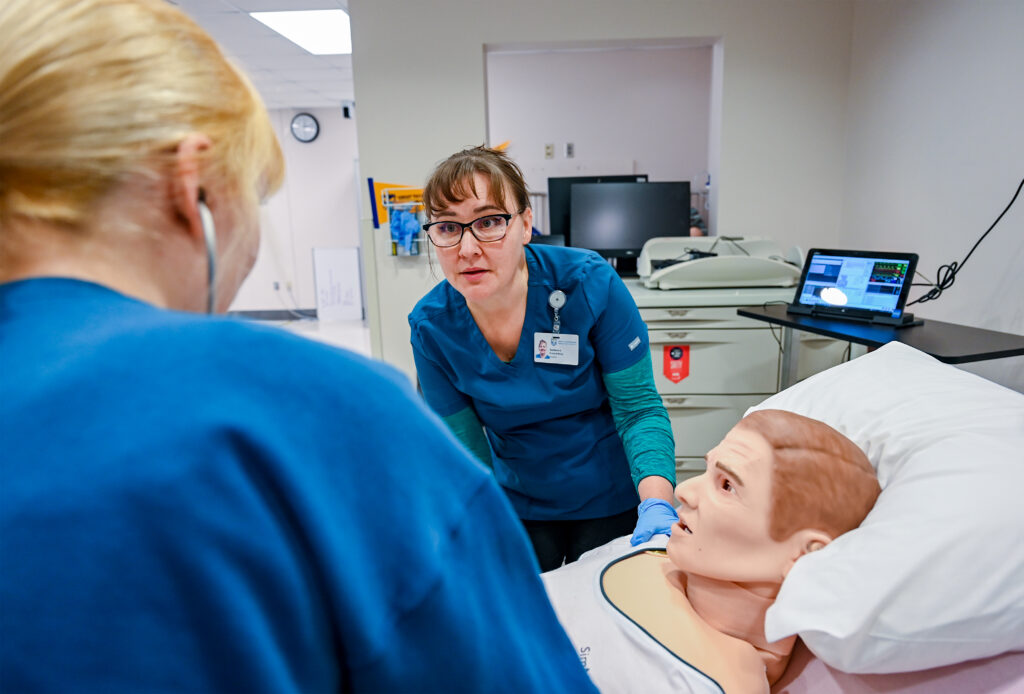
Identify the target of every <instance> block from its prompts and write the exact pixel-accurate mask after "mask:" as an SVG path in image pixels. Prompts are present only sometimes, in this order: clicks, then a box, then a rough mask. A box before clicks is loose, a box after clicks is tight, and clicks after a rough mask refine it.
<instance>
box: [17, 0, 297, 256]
mask: <svg viewBox="0 0 1024 694" xmlns="http://www.w3.org/2000/svg"><path fill="white" fill-rule="evenodd" d="M0 28H2V29H0V34H2V35H3V40H2V41H0V142H2V143H3V146H2V147H0V241H2V240H3V234H2V227H3V222H4V220H5V219H7V218H9V217H11V216H15V215H17V216H21V217H28V218H33V219H37V220H40V221H43V222H46V223H51V224H63V225H68V226H70V227H76V226H78V225H80V224H82V223H83V222H84V221H85V220H86V219H87V218H88V215H89V212H90V209H91V207H92V206H93V205H94V204H95V203H96V202H97V200H98V199H99V198H100V197H101V196H102V195H104V194H105V193H107V192H109V191H110V190H112V189H113V187H114V186H115V185H117V184H118V183H119V182H121V181H124V180H126V179H128V178H129V177H132V176H154V175H160V174H162V173H163V172H164V171H166V170H167V168H168V167H170V166H172V165H173V162H174V152H175V148H176V147H177V145H178V144H179V143H180V142H181V140H182V138H183V137H184V136H185V135H187V134H188V133H190V132H200V133H203V134H205V135H206V136H208V137H209V138H210V140H211V142H212V145H211V147H210V148H209V149H208V150H206V151H205V152H204V153H203V155H202V156H203V166H204V168H205V170H207V171H209V172H210V176H211V177H214V178H216V179H219V180H221V181H224V182H225V183H226V184H228V185H229V186H230V187H231V188H232V189H234V190H235V192H236V193H237V194H239V195H241V196H245V197H247V198H250V199H251V198H254V197H255V196H256V188H257V187H259V188H260V189H261V190H260V192H261V193H263V194H268V193H270V192H273V191H274V190H275V189H276V188H277V187H278V186H279V185H280V183H281V179H282V177H283V172H284V160H283V157H282V155H281V149H280V145H279V144H278V141H277V137H276V136H275V135H274V131H273V128H272V127H271V124H270V119H269V118H268V116H267V112H266V109H265V108H264V106H263V102H262V101H261V100H260V98H259V96H258V94H257V93H256V91H255V89H254V88H253V87H252V85H251V84H250V82H249V80H248V79H246V78H245V76H244V75H243V74H242V73H241V72H240V71H239V70H237V69H236V68H235V67H234V66H233V65H231V63H230V62H229V61H228V60H227V59H226V58H225V57H224V55H223V54H222V53H221V50H220V48H219V47H218V46H217V44H216V43H215V42H214V41H213V39H211V38H210V36H209V35H208V34H207V33H206V32H205V31H203V30H202V29H201V28H200V27H199V26H198V25H197V24H196V23H195V22H193V21H192V20H191V19H189V18H188V17H187V16H186V15H185V14H184V13H182V12H181V11H180V10H178V9H177V8H175V7H174V6H172V5H170V4H168V3H167V2H165V1H164V0H46V1H45V2H40V1H39V0H3V1H2V2H0Z"/></svg>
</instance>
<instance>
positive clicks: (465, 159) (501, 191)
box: [423, 145, 530, 217]
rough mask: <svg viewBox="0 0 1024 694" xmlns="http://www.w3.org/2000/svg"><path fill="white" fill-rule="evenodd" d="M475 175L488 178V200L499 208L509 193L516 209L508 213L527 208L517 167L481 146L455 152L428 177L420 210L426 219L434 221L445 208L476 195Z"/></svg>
mask: <svg viewBox="0 0 1024 694" xmlns="http://www.w3.org/2000/svg"><path fill="white" fill-rule="evenodd" d="M475 174H482V175H483V176H485V177H486V178H487V180H488V183H489V185H490V194H491V199H492V201H493V202H495V203H497V204H498V205H499V206H502V207H504V205H505V200H506V199H507V197H508V193H509V192H511V194H512V199H513V201H514V202H515V206H516V209H514V210H506V211H507V212H522V211H523V210H525V209H526V208H528V207H529V206H530V194H529V193H528V192H527V190H526V181H525V180H523V172H522V171H521V170H520V169H519V167H518V166H517V165H516V163H515V162H514V161H512V159H511V158H510V157H509V156H508V155H507V154H505V153H504V152H499V151H498V150H496V149H491V148H489V147H485V146H483V145H480V146H479V147H470V148H468V149H464V150H462V151H461V152H456V153H455V154H453V155H451V156H450V157H448V158H447V159H445V160H444V161H443V162H441V163H440V164H438V165H437V168H436V169H434V173H432V174H430V179H429V180H428V181H427V184H426V186H424V187H423V206H424V207H425V208H426V211H427V216H428V217H433V216H434V215H435V214H436V213H437V212H439V211H440V210H442V209H444V207H445V206H446V205H448V204H450V203H459V202H462V201H463V200H465V199H466V198H468V197H469V196H470V194H472V195H478V193H477V190H476V184H475V183H474V181H473V178H474V175H475Z"/></svg>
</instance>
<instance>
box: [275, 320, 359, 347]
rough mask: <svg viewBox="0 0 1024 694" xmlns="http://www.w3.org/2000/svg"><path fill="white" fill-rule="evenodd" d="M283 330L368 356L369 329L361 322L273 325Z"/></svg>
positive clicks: (314, 321) (304, 321)
mask: <svg viewBox="0 0 1024 694" xmlns="http://www.w3.org/2000/svg"><path fill="white" fill-rule="evenodd" d="M275 324H276V325H278V326H279V327H281V328H284V329H285V330H291V331H292V332H295V333H298V334H299V335H302V336H303V337H308V338H309V339H311V340H319V341H321V342H326V343H328V344H331V345H335V346H337V347H344V348H345V349H348V350H351V351H353V352H357V353H359V354H365V355H366V356H371V354H370V329H369V328H368V327H367V326H366V324H365V323H364V322H363V321H332V322H326V321H319V320H316V319H312V318H310V319H303V320H292V321H282V322H279V323H275Z"/></svg>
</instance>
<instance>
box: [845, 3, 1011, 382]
mask: <svg viewBox="0 0 1024 694" xmlns="http://www.w3.org/2000/svg"><path fill="white" fill-rule="evenodd" d="M1022 66H1024V3H1022V2H1020V0H1003V1H1000V0H984V1H983V2H973V1H972V0H899V2H867V1H862V2H858V3H857V5H856V12H855V21H854V30H853V60H852V66H851V76H850V87H849V94H850V96H849V124H850V126H849V134H848V139H847V152H848V155H847V160H846V169H845V180H846V192H845V196H844V197H845V200H844V204H845V212H844V215H843V223H842V227H841V231H840V236H839V238H840V243H841V245H842V247H848V248H866V249H889V250H900V251H903V250H906V251H915V252H917V253H918V254H919V255H920V256H921V260H920V266H919V270H922V271H924V272H926V274H927V276H928V278H929V279H930V280H932V281H934V279H935V272H936V270H937V269H938V267H939V266H940V265H942V264H944V263H949V262H950V261H953V260H957V261H960V260H962V259H963V257H964V256H965V255H966V254H967V252H968V251H969V250H970V248H971V246H972V245H973V244H974V242H975V241H976V240H977V239H978V237H979V236H981V234H982V233H983V232H984V231H985V230H986V229H988V227H989V226H990V225H991V224H992V222H994V221H995V219H996V217H997V216H998V215H999V213H1000V212H1002V210H1003V208H1004V207H1005V206H1006V205H1007V203H1009V201H1010V198H1011V197H1012V195H1013V192H1014V190H1015V189H1016V187H1017V185H1018V184H1019V183H1020V181H1021V179H1022V178H1024V127H1022V123H1024V77H1022V75H1021V68H1022ZM915 290H917V288H915ZM920 293H921V292H920V291H915V293H914V294H912V297H913V296H918V295H919V294H920ZM911 310H912V311H914V312H915V313H917V314H919V315H921V316H924V317H926V318H933V319H937V320H942V321H946V322H950V323H959V324H964V325H970V326H975V327H981V328H987V329H990V330H998V331H1002V332H1012V333H1017V334H1024V193H1022V194H1021V197H1020V199H1018V200H1017V202H1016V204H1015V205H1014V208H1013V209H1011V210H1010V211H1009V212H1008V213H1007V214H1006V216H1005V217H1004V218H1003V219H1002V221H1001V222H1000V223H999V225H998V226H996V228H995V229H994V230H993V231H992V233H991V234H989V235H988V237H987V238H986V239H985V241H983V242H982V244H981V245H980V246H979V247H978V249H977V250H976V251H975V252H974V254H973V255H972V256H971V258H970V260H968V261H967V264H966V265H965V266H964V269H963V271H962V272H961V273H960V274H959V275H958V276H957V280H956V284H955V285H954V286H953V287H952V288H951V289H949V290H948V291H947V292H946V293H944V294H943V295H942V297H941V298H940V299H938V300H937V301H934V302H929V303H924V304H920V305H918V306H915V307H912V309H911ZM967 368H969V370H972V371H976V372H978V373H981V374H982V375H984V376H986V377H987V378H990V379H992V380H995V381H998V382H1000V383H1003V384H1005V385H1008V386H1010V387H1013V388H1015V389H1017V390H1020V391H1024V357H1021V358H1013V359H1000V360H994V361H991V362H984V363H981V364H978V365H977V366H970V365H969V366H968V367H967Z"/></svg>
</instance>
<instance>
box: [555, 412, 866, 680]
mask: <svg viewBox="0 0 1024 694" xmlns="http://www.w3.org/2000/svg"><path fill="white" fill-rule="evenodd" d="M879 492H880V488H879V485H878V480H877V478H876V476H875V472H874V470H873V469H872V467H871V465H870V463H869V462H868V460H867V457H866V456H865V455H864V453H863V452H862V451H861V450H860V449H859V448H857V446H856V445H854V444H853V443H852V442H851V441H850V440H849V439H847V438H846V437H845V436H843V435H842V434H840V433H839V432H837V431H836V430H834V429H832V428H831V427H829V426H828V425H826V424H823V423H822V422H819V421H816V420H813V419H809V418H807V417H803V416H800V415H797V414H793V413H791V412H784V411H782V410H761V411H758V412H754V413H751V414H749V415H747V416H746V417H745V418H743V419H742V420H741V421H740V422H739V423H738V424H737V425H736V426H735V427H733V429H732V430H731V431H730V432H729V433H728V434H726V436H725V438H724V439H723V440H722V442H721V443H719V444H718V445H717V446H716V447H715V448H713V449H712V450H711V451H710V452H709V453H708V454H707V472H705V473H704V474H702V475H700V476H699V477H695V478H692V479H689V480H687V481H685V482H683V483H682V484H680V485H678V487H677V488H676V497H677V498H678V500H679V502H680V505H679V508H678V511H679V519H680V520H679V522H678V523H677V524H676V525H675V526H674V527H673V528H672V534H671V537H670V538H669V540H668V543H667V546H666V548H665V550H660V549H655V550H651V549H646V550H643V549H642V550H639V551H637V550H632V551H630V548H629V547H628V545H625V544H624V543H623V542H621V541H619V540H616V541H614V542H613V543H610V544H609V545H606V546H605V547H603V548H599V549H597V550H594V551H593V552H591V553H590V555H589V556H588V555H585V556H584V557H582V558H581V560H580V561H579V562H577V564H578V566H573V565H568V566H565V567H563V568H561V569H559V570H556V571H552V572H550V573H547V574H544V575H543V578H544V582H545V585H546V586H547V588H548V593H549V596H550V597H551V599H552V602H553V604H554V605H555V609H556V611H557V613H558V616H559V619H560V620H561V622H562V624H563V626H564V627H565V628H566V631H567V632H568V633H569V636H570V638H571V639H572V641H573V643H574V645H575V646H576V647H577V652H578V655H579V656H580V659H581V661H582V662H583V664H584V666H585V667H586V668H587V670H588V672H589V673H590V675H591V677H592V679H593V680H594V681H595V683H596V684H597V685H598V687H599V688H600V689H601V690H602V691H615V692H628V691H643V692H656V691H674V692H680V691H681V692H687V691H693V692H703V691H719V687H721V689H723V690H724V691H725V692H727V693H728V694H739V693H746V692H767V691H768V689H769V686H770V685H771V684H772V683H774V682H775V681H776V680H777V679H778V678H779V677H780V676H781V675H782V673H783V671H784V670H785V668H786V665H787V663H788V662H789V656H790V653H791V651H792V649H793V645H794V642H795V640H796V637H795V636H792V637H789V638H787V639H784V640H782V641H776V642H774V643H768V642H767V641H766V640H765V636H764V619H765V613H766V611H767V609H768V608H769V607H770V606H771V605H772V603H773V602H774V600H775V596H776V595H777V594H778V592H779V588H780V587H781V585H782V581H783V579H784V578H785V576H786V574H787V573H789V570H790V569H791V568H792V567H793V565H794V563H795V562H796V561H797V560H799V559H800V557H801V556H803V555H804V554H807V553H808V552H814V551H816V550H819V549H821V548H822V547H824V546H825V545H827V544H828V543H830V542H831V541H832V540H834V539H835V538H836V537H838V536H839V535H841V534H843V533H845V532H847V531H849V530H852V529H853V528H855V527H857V526H858V525H859V524H860V522H861V521H862V520H863V519H864V517H865V516H866V515H867V514H868V511H869V510H870V509H871V507H872V506H873V505H874V502H875V499H876V498H877V497H878V494H879Z"/></svg>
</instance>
